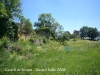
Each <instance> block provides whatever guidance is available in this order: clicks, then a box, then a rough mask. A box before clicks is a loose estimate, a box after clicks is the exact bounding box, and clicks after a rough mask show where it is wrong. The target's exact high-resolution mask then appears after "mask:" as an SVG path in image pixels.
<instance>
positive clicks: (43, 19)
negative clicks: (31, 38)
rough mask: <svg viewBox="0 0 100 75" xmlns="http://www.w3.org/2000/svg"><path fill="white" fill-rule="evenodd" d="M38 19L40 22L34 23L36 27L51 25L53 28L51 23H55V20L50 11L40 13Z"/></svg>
mask: <svg viewBox="0 0 100 75" xmlns="http://www.w3.org/2000/svg"><path fill="white" fill-rule="evenodd" d="M38 21H39V22H35V23H34V27H37V28H42V27H50V28H51V25H52V24H53V22H54V21H55V20H54V18H53V17H52V15H51V14H50V13H48V14H46V13H43V14H40V15H39V18H38Z"/></svg>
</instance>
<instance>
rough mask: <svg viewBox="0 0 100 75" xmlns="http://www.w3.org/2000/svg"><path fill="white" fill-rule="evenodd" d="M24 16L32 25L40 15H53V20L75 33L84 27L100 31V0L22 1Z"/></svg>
mask: <svg viewBox="0 0 100 75" xmlns="http://www.w3.org/2000/svg"><path fill="white" fill-rule="evenodd" d="M21 2H22V10H23V15H24V16H25V17H26V18H29V19H30V21H31V22H32V24H34V22H37V21H38V16H39V14H42V13H51V14H52V16H53V18H55V20H56V21H57V22H58V23H60V24H61V25H62V26H63V27H64V31H69V32H70V33H73V31H74V30H79V29H80V28H81V27H82V26H89V27H96V28H97V29H98V30H99V31H100V0H21Z"/></svg>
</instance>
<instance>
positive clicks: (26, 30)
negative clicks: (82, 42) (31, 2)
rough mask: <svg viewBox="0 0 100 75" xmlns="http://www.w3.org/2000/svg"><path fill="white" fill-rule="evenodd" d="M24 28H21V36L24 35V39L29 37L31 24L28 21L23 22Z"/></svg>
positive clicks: (31, 30)
mask: <svg viewBox="0 0 100 75" xmlns="http://www.w3.org/2000/svg"><path fill="white" fill-rule="evenodd" d="M23 24H24V26H23V27H22V34H24V35H25V36H26V37H27V36H29V35H30V34H31V33H32V32H33V29H32V23H31V22H30V19H25V18H24V20H23Z"/></svg>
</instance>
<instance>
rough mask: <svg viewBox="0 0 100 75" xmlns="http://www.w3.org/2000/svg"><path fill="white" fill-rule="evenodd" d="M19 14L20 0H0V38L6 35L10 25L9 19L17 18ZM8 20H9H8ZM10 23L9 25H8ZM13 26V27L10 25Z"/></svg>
mask: <svg viewBox="0 0 100 75" xmlns="http://www.w3.org/2000/svg"><path fill="white" fill-rule="evenodd" d="M20 16H21V2H20V0H0V38H2V37H3V36H5V35H6V33H7V32H8V31H7V30H8V29H9V28H8V27H11V26H12V25H10V24H11V21H12V22H14V20H15V19H19V18H20ZM9 21H10V22H9ZM8 25H10V26H8ZM12 28H13V27H12Z"/></svg>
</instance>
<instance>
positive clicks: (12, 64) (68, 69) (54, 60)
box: [0, 40, 100, 75]
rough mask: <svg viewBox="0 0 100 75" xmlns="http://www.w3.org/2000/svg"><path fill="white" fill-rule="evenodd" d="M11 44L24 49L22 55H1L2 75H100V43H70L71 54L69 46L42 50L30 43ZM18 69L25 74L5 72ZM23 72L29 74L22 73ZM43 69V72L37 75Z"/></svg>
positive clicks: (55, 44) (51, 43) (53, 44)
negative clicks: (67, 48) (67, 50)
mask: <svg viewBox="0 0 100 75" xmlns="http://www.w3.org/2000/svg"><path fill="white" fill-rule="evenodd" d="M11 44H13V45H14V46H21V47H22V50H21V53H17V52H14V53H13V54H11V53H9V52H2V53H1V54H2V56H1V58H0V61H1V62H0V75H18V74H19V75H100V42H97V41H88V40H77V41H71V40H70V41H69V42H68V43H67V44H68V46H69V47H70V50H69V52H68V53H67V52H66V50H65V47H66V46H63V45H60V43H58V42H56V41H49V42H48V43H47V44H42V45H41V46H35V45H33V44H32V43H30V42H29V41H28V40H26V41H22V40H21V41H18V42H16V43H11ZM14 68H15V69H18V68H19V69H21V71H5V69H14ZM22 68H23V69H26V70H29V71H22ZM39 69H40V70H41V71H37V70H39ZM31 70H32V71H31ZM43 70H44V71H43ZM48 70H49V71H48ZM50 70H52V71H50ZM53 70H54V71H53ZM57 70H60V71H57Z"/></svg>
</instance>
